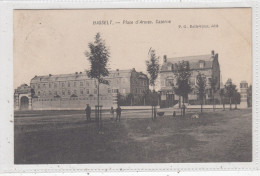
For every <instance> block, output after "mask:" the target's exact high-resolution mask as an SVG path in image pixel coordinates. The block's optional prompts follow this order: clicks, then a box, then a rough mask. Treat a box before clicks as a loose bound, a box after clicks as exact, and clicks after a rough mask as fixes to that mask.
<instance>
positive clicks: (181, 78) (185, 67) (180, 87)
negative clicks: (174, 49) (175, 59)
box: [174, 61, 192, 116]
mask: <svg viewBox="0 0 260 176" xmlns="http://www.w3.org/2000/svg"><path fill="white" fill-rule="evenodd" d="M176 67H177V69H176V70H175V71H174V75H175V78H176V86H175V88H174V92H175V93H176V94H177V95H179V96H181V97H182V100H183V108H182V110H183V113H182V114H183V116H184V115H185V105H184V100H185V98H186V97H187V96H188V94H189V93H190V92H191V91H192V89H191V85H190V82H189V80H190V77H191V71H190V65H189V62H187V61H182V62H179V63H178V64H176Z"/></svg>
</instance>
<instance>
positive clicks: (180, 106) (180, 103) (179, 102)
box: [179, 96, 181, 108]
mask: <svg viewBox="0 0 260 176" xmlns="http://www.w3.org/2000/svg"><path fill="white" fill-rule="evenodd" d="M179 108H181V96H179Z"/></svg>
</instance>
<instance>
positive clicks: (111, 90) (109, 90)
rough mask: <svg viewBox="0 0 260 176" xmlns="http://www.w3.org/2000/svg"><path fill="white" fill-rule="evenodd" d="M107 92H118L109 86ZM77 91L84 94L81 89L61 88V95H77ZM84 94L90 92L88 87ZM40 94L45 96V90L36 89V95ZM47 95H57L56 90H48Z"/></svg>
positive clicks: (95, 91)
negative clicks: (66, 89)
mask: <svg viewBox="0 0 260 176" xmlns="http://www.w3.org/2000/svg"><path fill="white" fill-rule="evenodd" d="M107 92H108V93H118V89H110V88H108V89H107ZM78 93H79V94H80V95H83V94H84V91H83V89H81V90H79V92H78V90H73V91H72V90H68V91H65V90H62V91H61V95H63V96H64V95H72V94H74V95H78ZM122 93H126V90H125V89H123V91H122ZM85 94H90V90H89V89H86V91H85ZM94 94H97V89H94ZM41 95H43V96H46V92H45V91H43V92H41V91H38V92H37V96H41ZM48 95H50V96H51V95H58V91H54V92H52V91H49V92H48Z"/></svg>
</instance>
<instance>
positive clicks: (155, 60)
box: [145, 48, 160, 120]
mask: <svg viewBox="0 0 260 176" xmlns="http://www.w3.org/2000/svg"><path fill="white" fill-rule="evenodd" d="M148 56H149V60H146V61H145V62H146V70H147V72H148V75H149V76H148V77H149V84H150V86H152V87H153V93H152V94H151V98H152V119H153V120H154V119H155V118H156V109H155V106H156V103H154V102H155V101H157V96H156V94H155V81H156V79H157V77H158V75H159V70H160V64H159V57H158V56H156V53H155V50H154V49H152V48H150V50H149V52H148Z"/></svg>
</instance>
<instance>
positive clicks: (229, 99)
mask: <svg viewBox="0 0 260 176" xmlns="http://www.w3.org/2000/svg"><path fill="white" fill-rule="evenodd" d="M229 106H230V108H229V109H230V110H231V109H232V107H231V98H229Z"/></svg>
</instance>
